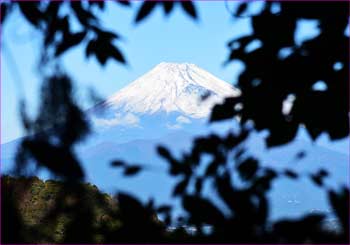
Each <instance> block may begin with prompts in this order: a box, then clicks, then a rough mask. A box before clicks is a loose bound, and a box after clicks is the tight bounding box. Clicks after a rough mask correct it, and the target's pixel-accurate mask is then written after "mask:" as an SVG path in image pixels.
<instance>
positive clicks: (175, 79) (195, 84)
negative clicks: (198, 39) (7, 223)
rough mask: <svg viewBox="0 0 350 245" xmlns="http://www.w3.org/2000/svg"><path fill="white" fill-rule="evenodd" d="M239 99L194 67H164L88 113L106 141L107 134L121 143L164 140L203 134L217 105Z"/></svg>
mask: <svg viewBox="0 0 350 245" xmlns="http://www.w3.org/2000/svg"><path fill="white" fill-rule="evenodd" d="M239 94H240V91H239V90H238V89H237V88H235V87H233V86H232V85H230V84H229V83H227V82H224V81H222V80H220V79H218V78H216V77H215V76H213V75H212V74H210V73H209V72H207V71H205V70H203V69H201V68H199V67H198V66H196V65H194V64H188V63H184V64H177V63H165V62H163V63H160V64H159V65H157V66H156V67H154V68H153V69H152V70H151V71H149V72H147V73H146V74H144V75H143V76H141V77H140V78H138V79H136V80H135V81H134V82H132V83H130V84H129V85H128V86H126V87H125V88H123V89H121V90H120V91H118V92H117V93H115V94H114V95H112V96H111V97H110V98H108V99H107V100H106V101H104V102H102V103H100V104H98V105H96V106H95V107H93V108H91V109H90V110H89V111H88V114H89V115H90V117H91V120H92V121H93V125H94V128H95V130H96V131H97V132H99V135H100V136H102V135H103V136H102V138H103V139H104V140H105V139H106V136H107V134H108V135H109V136H110V135H113V139H112V138H110V137H107V138H109V140H111V141H114V142H119V143H121V142H128V141H130V140H135V139H145V138H147V139H149V138H159V137H162V136H164V135H166V134H168V133H172V132H173V131H176V130H185V131H188V132H194V131H196V132H200V131H201V128H203V127H202V126H203V125H204V124H205V122H207V118H208V115H209V114H210V111H211V109H212V107H213V106H214V105H215V104H217V103H220V102H221V101H222V100H223V99H224V98H226V97H229V96H237V95H239ZM111 131H113V133H112V134H111ZM94 140H95V141H96V140H97V141H99V140H98V139H96V138H94Z"/></svg>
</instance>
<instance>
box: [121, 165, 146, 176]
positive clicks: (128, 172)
mask: <svg viewBox="0 0 350 245" xmlns="http://www.w3.org/2000/svg"><path fill="white" fill-rule="evenodd" d="M141 170H142V167H141V166H137V165H134V166H126V167H125V169H124V175H125V176H133V175H136V174H138V173H139V172H140V171H141Z"/></svg>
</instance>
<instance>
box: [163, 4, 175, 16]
mask: <svg viewBox="0 0 350 245" xmlns="http://www.w3.org/2000/svg"><path fill="white" fill-rule="evenodd" d="M162 4H163V8H164V12H165V14H166V15H168V14H170V12H171V10H172V9H173V7H174V2H173V1H164V2H162Z"/></svg>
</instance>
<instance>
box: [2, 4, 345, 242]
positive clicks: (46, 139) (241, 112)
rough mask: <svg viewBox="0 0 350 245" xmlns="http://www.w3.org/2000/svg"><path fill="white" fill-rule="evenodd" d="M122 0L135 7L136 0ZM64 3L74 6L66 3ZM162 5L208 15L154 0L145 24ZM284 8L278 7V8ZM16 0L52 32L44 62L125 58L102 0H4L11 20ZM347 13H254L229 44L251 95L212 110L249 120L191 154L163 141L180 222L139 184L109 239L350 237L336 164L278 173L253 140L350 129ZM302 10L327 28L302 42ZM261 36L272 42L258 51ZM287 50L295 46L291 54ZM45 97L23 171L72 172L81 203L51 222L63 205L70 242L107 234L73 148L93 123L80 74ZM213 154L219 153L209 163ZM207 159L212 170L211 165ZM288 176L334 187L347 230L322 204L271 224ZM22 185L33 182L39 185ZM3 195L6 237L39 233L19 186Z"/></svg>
mask: <svg viewBox="0 0 350 245" xmlns="http://www.w3.org/2000/svg"><path fill="white" fill-rule="evenodd" d="M117 2H118V4H123V5H125V6H130V5H131V4H130V3H129V2H128V1H117ZM249 4H250V3H249V2H244V3H241V4H240V5H239V7H238V8H237V11H236V13H234V16H242V15H245V14H246V13H247V9H248V7H249ZM63 6H65V7H66V8H67V11H66V12H64V11H63V10H61V8H63ZM157 6H161V7H163V10H164V13H165V14H166V15H168V14H169V13H171V12H172V11H173V9H174V6H180V7H181V8H182V9H183V10H184V11H185V12H186V13H187V14H188V15H189V16H190V17H192V18H194V19H196V18H198V14H197V10H196V8H195V6H194V4H193V3H192V2H190V1H186V2H172V1H163V2H158V1H157V2H154V1H145V2H143V3H142V4H141V6H140V8H139V9H138V11H137V13H136V14H135V22H136V23H139V22H140V21H143V20H145V18H146V17H147V16H148V15H150V14H151V13H152V12H153V10H154V9H155V8H156V7H157ZM276 6H277V7H279V9H278V11H275V10H274V9H275V8H276ZM14 8H18V9H19V11H20V12H21V13H22V15H23V16H24V17H25V19H26V20H27V21H28V22H29V23H30V24H31V25H32V26H33V27H35V28H36V29H38V30H40V31H41V32H42V33H43V37H44V38H43V50H42V53H41V55H42V61H43V62H42V64H43V65H47V64H48V63H50V61H53V60H55V59H56V58H59V57H60V56H61V55H62V54H64V53H65V52H67V51H68V50H69V49H71V48H72V47H75V46H78V45H83V46H84V47H85V50H86V57H89V56H95V57H96V58H97V60H98V62H99V63H100V64H101V65H104V64H105V63H106V62H107V61H108V60H109V59H115V60H116V61H119V62H121V63H126V59H125V58H124V55H123V54H122V53H121V51H120V50H119V48H118V47H117V46H115V44H114V42H113V41H114V40H118V39H119V37H120V35H119V34H117V33H114V32H111V31H108V30H105V29H103V27H102V25H101V23H100V21H99V18H98V14H97V13H99V11H103V10H104V9H105V2H103V1H97V2H92V1H91V2H90V1H86V2H64V3H57V2H50V1H49V2H47V1H46V2H44V1H43V2H36V3H34V2H32V3H25V2H6V3H2V4H1V13H2V15H1V21H2V23H3V22H4V21H6V19H7V15H8V14H9V13H10V12H11V11H13V9H14ZM61 12H64V13H65V14H61ZM72 16H74V17H75V18H77V19H78V21H79V23H80V25H81V27H82V28H81V30H80V31H78V32H72V31H71V20H72ZM348 17H349V3H347V2H323V3H314V2H313V3H311V2H299V3H289V2H266V3H264V7H263V9H262V11H261V12H259V13H257V14H256V15H253V16H250V17H249V18H250V19H251V24H252V28H253V32H252V34H251V35H248V36H244V37H240V38H238V39H234V40H231V41H230V42H229V43H228V46H229V49H230V55H229V58H228V62H230V61H233V60H239V61H241V62H243V63H244V65H245V69H244V71H243V72H242V73H241V74H240V77H239V81H238V87H239V88H240V89H241V92H242V93H241V95H240V96H239V97H235V98H227V99H226V100H225V101H224V103H223V104H221V105H217V106H215V107H214V109H213V112H212V115H211V121H218V120H223V119H228V118H233V117H239V121H240V125H241V127H240V129H239V130H238V131H237V133H235V134H234V133H228V134H227V135H225V136H219V135H208V136H203V137H199V138H197V139H196V140H195V141H194V142H193V146H192V148H191V151H190V152H189V153H184V154H183V155H182V156H180V157H174V156H173V155H172V154H171V150H168V149H166V148H164V147H161V146H160V147H159V148H158V152H159V154H160V156H162V157H163V158H164V159H165V160H166V162H167V164H168V166H169V175H171V176H174V177H176V178H177V179H178V182H177V184H176V185H175V186H174V189H173V196H174V198H178V199H179V200H180V201H181V205H182V207H183V209H184V211H185V212H184V213H183V214H182V215H181V216H180V217H177V218H176V219H174V218H175V217H173V215H172V213H171V210H172V206H169V205H161V206H156V205H155V204H154V203H153V202H152V200H151V201H149V202H148V203H142V202H140V201H139V200H138V199H137V198H136V197H133V196H131V195H129V194H128V193H119V194H118V196H117V200H118V203H117V206H118V210H119V211H120V212H119V213H118V217H117V216H113V215H112V216H109V217H111V218H108V220H109V221H110V222H112V223H113V221H114V222H117V221H120V222H121V223H122V226H121V228H120V229H112V228H110V227H108V225H107V226H101V227H100V228H99V230H98V232H99V234H100V235H101V236H102V237H103V242H104V243H115V242H220V243H257V242H262V241H264V242H269V243H306V242H307V243H326V242H331V243H348V242H349V190H348V189H347V188H345V187H344V188H343V189H341V190H340V191H339V190H333V189H331V188H330V187H328V186H326V185H325V182H324V179H325V178H327V177H328V174H327V171H326V170H320V171H318V172H316V173H309V175H307V176H300V175H299V174H298V173H297V172H295V171H294V170H293V169H285V170H283V171H276V170H275V169H272V168H267V167H261V166H260V164H259V161H258V160H257V159H256V158H255V157H254V156H251V155H249V154H248V153H247V151H246V145H245V144H246V139H247V137H248V136H249V135H250V133H251V131H252V130H253V129H254V130H258V131H259V130H264V129H267V130H268V131H269V135H268V138H267V139H266V141H267V145H268V146H276V145H281V144H285V143H288V142H291V141H292V140H293V139H294V137H295V135H296V133H297V130H298V128H299V127H300V126H304V127H305V128H306V129H307V131H308V132H309V134H310V136H311V137H312V138H313V139H316V138H317V137H318V136H319V135H320V134H322V133H327V134H328V135H329V136H330V137H331V139H339V138H344V137H347V136H348V134H349V118H348V115H349V104H348V99H349V87H348V81H349V72H348V68H349V56H348V53H349V47H348V43H349V37H348V36H347V35H345V28H346V26H348ZM302 19H307V20H310V19H311V20H316V21H318V25H319V29H320V34H319V35H318V36H316V37H313V38H311V39H309V40H307V41H304V42H302V43H301V44H298V43H296V41H295V38H294V36H295V33H296V31H297V26H298V22H299V21H300V20H302ZM252 42H260V44H261V45H260V47H258V48H256V49H254V50H250V49H249V48H248V47H249V45H251V43H252ZM286 50H287V51H288V52H287V53H289V54H288V55H283V53H284V52H285V51H286ZM317 83H322V84H323V85H324V87H325V89H322V90H320V89H317V86H316V87H315V84H317ZM41 98H42V99H41V103H42V107H40V110H39V113H38V116H37V117H36V118H35V119H32V118H29V117H28V116H27V115H26V113H25V110H24V108H23V110H22V113H21V114H22V121H23V126H24V128H25V129H26V130H27V132H28V135H29V136H28V137H26V138H25V139H24V140H23V142H22V144H21V146H20V149H19V150H18V154H17V158H16V163H17V164H16V167H17V168H16V173H17V174H19V175H25V174H27V173H28V171H30V169H31V168H30V166H33V162H34V166H36V167H44V168H46V169H48V170H49V171H50V172H51V173H52V174H53V175H54V176H56V177H59V178H61V179H62V180H63V181H64V182H63V183H64V185H65V188H66V189H65V191H64V193H62V195H66V194H67V193H68V194H72V195H74V198H76V202H75V205H74V208H73V207H67V206H65V205H63V204H62V205H63V206H62V205H56V206H55V208H54V209H53V210H52V212H49V213H50V214H49V215H48V217H49V218H50V219H51V218H57V215H58V214H59V213H61V211H62V212H63V213H64V214H70V215H71V217H72V218H71V220H70V222H69V225H68V228H67V231H66V232H65V237H64V239H63V240H60V242H65V243H74V242H77V243H78V242H79V243H81V242H84V243H90V242H91V243H93V242H96V238H95V237H93V236H92V234H95V233H96V226H95V224H94V216H93V214H92V213H93V207H92V206H91V205H92V204H91V203H90V202H89V201H87V200H86V198H85V197H86V196H85V195H84V193H85V192H84V190H83V189H82V188H81V186H80V182H81V181H84V176H85V174H84V172H83V169H82V167H81V163H80V162H79V160H78V158H77V157H76V156H75V152H74V146H75V144H77V143H78V142H80V141H81V140H83V139H84V137H85V136H86V135H87V134H88V132H89V125H88V122H87V120H86V119H85V118H84V114H83V112H82V111H81V109H80V108H79V106H78V105H77V103H76V102H75V101H74V98H73V95H72V84H71V79H70V78H69V76H68V75H66V74H64V73H63V72H57V69H56V70H55V71H54V74H52V75H50V76H48V77H45V79H44V80H43V89H42V96H41ZM288 98H292V100H291V101H288ZM286 102H288V103H289V105H290V110H288V111H285V110H284V106H283V105H284V104H285V103H286ZM44 108H45V109H44ZM249 125H253V127H249ZM204 156H209V158H210V161H209V162H208V163H206V165H205V163H203V158H204ZM116 157H117V156H116ZM298 157H299V158H300V157H302V154H300V155H299V156H298ZM330 164H331V163H330ZM112 166H115V167H118V168H119V169H121V170H122V171H123V173H124V175H125V176H134V175H137V174H140V173H142V170H143V167H142V166H141V165H130V164H128V163H125V162H121V161H114V162H112ZM330 166H331V165H330ZM203 168H204V172H203V171H200V170H201V169H203ZM277 178H290V179H292V180H294V181H298V180H299V179H300V178H310V179H311V180H312V181H313V182H314V183H315V184H316V185H317V186H318V187H319V188H322V189H323V190H324V191H325V192H327V193H328V197H329V200H330V203H331V205H332V208H333V210H334V213H335V215H336V216H337V218H338V220H339V223H340V225H341V228H340V229H339V230H337V231H332V230H329V229H327V228H325V227H324V220H325V214H322V213H319V214H308V215H305V216H304V217H301V218H299V219H294V220H287V219H285V220H279V221H276V222H274V223H271V222H270V221H269V220H268V215H269V210H270V202H269V199H268V192H269V190H270V189H271V186H272V184H273V183H274V181H275V180H276V179H277ZM208 185H211V186H212V187H213V188H214V190H215V195H216V196H217V197H218V199H219V200H220V201H221V202H222V203H223V206H222V205H221V206H219V205H218V204H217V203H216V202H214V201H213V198H212V196H208V195H206V193H204V191H203V189H204V188H205V186H208ZM22 187H23V190H27V188H28V186H25V185H24V186H22ZM35 191H36V190H35ZM3 193H4V192H3ZM213 195H214V194H213ZM57 196H59V195H57ZM60 197H61V196H60ZM48 199H50V198H48ZM2 200H3V205H2V208H3V209H2V211H3V213H4V212H6V213H7V214H8V216H7V218H8V217H10V219H3V220H2V222H4V220H5V221H6V222H8V223H7V224H8V225H7V226H6V225H3V226H2V227H3V229H4V230H3V233H2V234H8V236H7V237H6V239H5V240H4V241H3V242H33V241H35V239H33V237H32V236H30V235H28V234H27V233H25V234H24V233H23V232H22V231H24V230H23V227H24V226H25V222H24V219H23V217H21V215H20V213H18V212H17V210H16V209H17V206H18V205H16V203H15V202H14V201H15V200H13V199H11V195H7V196H5V198H3V199H2ZM62 200H63V199H62ZM48 201H49V200H48ZM155 214H158V215H160V216H162V217H163V220H164V224H165V227H166V228H169V225H173V226H176V227H177V228H176V229H175V231H174V232H173V233H171V234H170V235H169V233H166V231H165V228H164V226H163V224H162V223H157V222H155V220H156V219H155ZM9 220H10V221H9ZM4 227H5V228H4ZM6 227H7V228H6ZM42 229H44V228H42ZM189 230H191V231H193V232H190V233H189V232H188V231H189ZM36 232H39V233H33V234H35V236H36V234H38V235H37V236H38V237H40V238H41V236H42V239H44V240H45V232H44V233H40V232H41V228H40V229H37V230H36Z"/></svg>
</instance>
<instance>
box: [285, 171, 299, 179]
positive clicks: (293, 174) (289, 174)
mask: <svg viewBox="0 0 350 245" xmlns="http://www.w3.org/2000/svg"><path fill="white" fill-rule="evenodd" d="M284 175H285V176H287V177H288V178H291V179H297V178H298V177H299V176H298V174H297V173H296V172H294V171H292V170H290V169H286V170H285V171H284Z"/></svg>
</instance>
